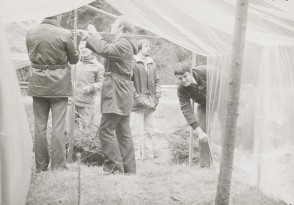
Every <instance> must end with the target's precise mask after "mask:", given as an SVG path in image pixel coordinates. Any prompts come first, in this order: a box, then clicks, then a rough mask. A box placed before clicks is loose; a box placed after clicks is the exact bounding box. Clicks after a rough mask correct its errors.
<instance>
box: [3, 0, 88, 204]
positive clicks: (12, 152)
mask: <svg viewBox="0 0 294 205" xmlns="http://www.w3.org/2000/svg"><path fill="white" fill-rule="evenodd" d="M90 2H91V1H89V0H75V1H72V0H63V1H56V0H42V1H40V0H27V1H22V0H9V1H6V0H4V1H1V2H0V42H1V43H0V45H1V46H0V61H1V75H0V185H1V189H0V190H1V193H0V204H13V205H23V204H26V197H27V193H28V190H29V185H30V178H31V168H32V137H31V134H30V131H29V125H28V121H27V116H26V113H25V109H24V105H23V100H22V96H21V93H20V89H19V84H18V80H17V77H16V73H15V65H17V64H15V62H16V60H17V62H20V63H21V64H20V65H19V66H20V67H21V66H25V65H28V63H29V62H28V55H27V53H26V47H25V41H24V40H25V36H26V31H27V30H28V29H29V28H31V27H30V25H35V24H36V23H34V22H37V21H38V19H40V18H44V17H47V16H52V15H56V14H58V13H64V12H67V11H70V10H73V9H76V8H78V7H80V6H83V5H85V4H88V3H90ZM57 5H58V6H57ZM35 19H36V20H35ZM13 25H16V26H14V27H13ZM17 25H19V26H18V27H17ZM11 26H12V27H11ZM13 28H16V29H13ZM11 39H15V41H11ZM9 48H13V49H11V50H10V49H9ZM13 63H14V65H13Z"/></svg>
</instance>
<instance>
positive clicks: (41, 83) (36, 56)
mask: <svg viewBox="0 0 294 205" xmlns="http://www.w3.org/2000/svg"><path fill="white" fill-rule="evenodd" d="M26 43H27V49H28V54H29V58H30V60H31V63H32V70H31V73H30V77H29V87H28V94H29V95H31V96H38V97H51V96H59V97H62V96H70V95H71V94H72V85H71V74H70V67H69V65H68V63H71V64H75V63H77V62H78V60H79V54H78V52H77V50H76V48H75V47H74V42H73V39H72V36H71V33H70V32H69V31H67V30H66V29H64V28H61V27H60V25H59V23H58V22H57V20H54V19H45V20H43V22H42V23H41V24H40V25H38V26H36V27H35V28H33V29H31V30H30V31H29V32H28V34H27V39H26Z"/></svg>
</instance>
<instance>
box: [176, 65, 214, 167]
mask: <svg viewBox="0 0 294 205" xmlns="http://www.w3.org/2000/svg"><path fill="white" fill-rule="evenodd" d="M174 74H175V76H176V78H177V83H178V88H177V94H178V98H179V101H180V107H181V110H182V112H183V115H184V117H185V119H186V121H187V123H188V124H189V125H190V126H191V127H192V128H193V130H194V132H195V134H196V135H197V136H198V138H199V147H200V167H209V166H210V150H209V146H208V142H207V135H206V133H205V132H206V79H207V78H206V76H207V69H206V66H198V67H196V68H193V69H191V67H190V66H188V65H187V64H180V65H179V66H177V67H176V69H175V70H174ZM191 99H192V100H194V102H196V103H197V104H198V107H197V115H198V120H197V118H196V116H195V114H194V111H193V109H192V105H191Z"/></svg>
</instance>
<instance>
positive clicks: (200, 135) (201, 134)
mask: <svg viewBox="0 0 294 205" xmlns="http://www.w3.org/2000/svg"><path fill="white" fill-rule="evenodd" d="M194 132H195V134H196V135H197V137H198V138H199V140H200V141H202V142H207V141H208V137H207V134H206V133H205V132H203V131H202V129H201V128H200V127H197V128H196V129H195V130H194Z"/></svg>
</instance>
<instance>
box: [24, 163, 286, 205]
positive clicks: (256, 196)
mask: <svg viewBox="0 0 294 205" xmlns="http://www.w3.org/2000/svg"><path fill="white" fill-rule="evenodd" d="M69 168H70V169H69V170H57V171H50V172H43V173H38V174H36V173H34V174H33V175H32V183H31V187H30V191H29V194H28V199H27V205H39V204H50V205H55V204H68V205H72V204H78V203H77V202H78V164H77V163H75V164H71V165H69ZM101 171H102V168H101V167H87V166H84V165H82V166H81V194H80V196H81V198H80V200H81V204H83V205H86V204H88V205H93V204H105V205H108V204H109V205H116V204H117V205H118V204H120V205H121V204H122V205H132V204H140V205H145V204H146V205H147V204H154V205H156V204H158V205H164V204H193V205H197V204H199V205H200V204H201V205H203V204H213V200H214V196H215V192H216V184H217V174H216V173H215V171H214V169H212V168H210V169H200V168H199V167H198V166H194V167H192V168H189V167H188V166H184V165H175V164H165V165H161V164H144V163H142V162H138V163H137V174H136V175H131V176H126V175H103V174H102V172H101ZM231 190H232V191H231V198H232V199H231V202H232V203H231V204H236V205H237V204H238V205H240V204H246V205H255V204H256V205H285V203H283V202H280V201H276V200H273V199H270V198H267V197H266V196H264V195H263V194H262V193H261V192H260V191H259V190H257V189H256V188H253V187H248V186H246V185H244V184H239V183H237V182H233V185H232V189H231Z"/></svg>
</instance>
